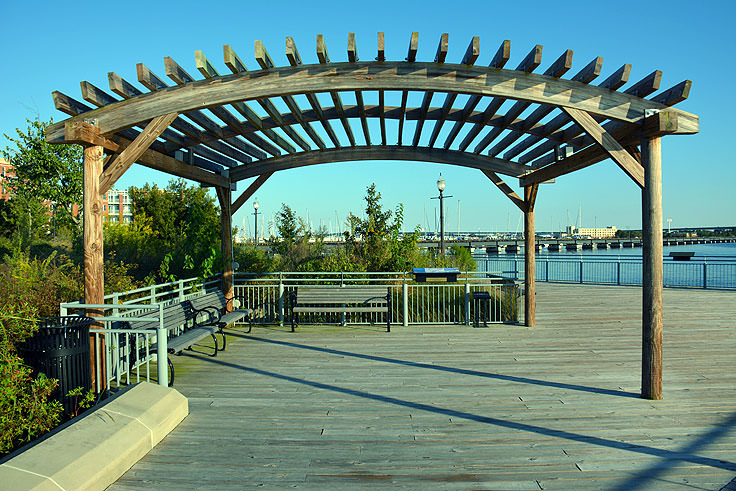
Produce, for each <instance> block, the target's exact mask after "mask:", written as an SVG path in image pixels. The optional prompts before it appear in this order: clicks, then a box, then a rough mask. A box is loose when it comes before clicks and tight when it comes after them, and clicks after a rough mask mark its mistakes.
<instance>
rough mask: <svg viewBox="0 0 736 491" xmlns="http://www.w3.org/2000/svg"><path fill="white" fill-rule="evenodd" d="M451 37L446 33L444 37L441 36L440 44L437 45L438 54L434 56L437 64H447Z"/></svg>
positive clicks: (443, 34)
mask: <svg viewBox="0 0 736 491" xmlns="http://www.w3.org/2000/svg"><path fill="white" fill-rule="evenodd" d="M449 37H450V35H449V34H448V33H446V32H445V33H442V35H441V36H440V42H439V44H437V52H436V53H435V55H434V62H435V63H444V62H445V58H447V50H448V49H449V47H450V43H449Z"/></svg>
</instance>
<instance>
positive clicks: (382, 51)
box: [376, 32, 386, 62]
mask: <svg viewBox="0 0 736 491" xmlns="http://www.w3.org/2000/svg"><path fill="white" fill-rule="evenodd" d="M377 38H378V39H377V44H378V50H377V55H376V61H379V62H380V61H386V46H385V40H384V36H383V33H382V32H379V33H378V36H377Z"/></svg>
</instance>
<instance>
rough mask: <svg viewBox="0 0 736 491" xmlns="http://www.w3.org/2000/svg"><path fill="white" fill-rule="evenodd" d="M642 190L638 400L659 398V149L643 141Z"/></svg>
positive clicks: (650, 140)
mask: <svg viewBox="0 0 736 491" xmlns="http://www.w3.org/2000/svg"><path fill="white" fill-rule="evenodd" d="M641 157H642V165H643V166H644V189H643V190H642V247H643V250H642V267H643V271H642V296H643V299H642V300H643V302H642V360H641V361H642V366H641V396H642V398H644V399H661V398H662V146H661V138H660V137H653V138H644V139H642V144H641Z"/></svg>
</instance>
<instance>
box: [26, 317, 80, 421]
mask: <svg viewBox="0 0 736 491" xmlns="http://www.w3.org/2000/svg"><path fill="white" fill-rule="evenodd" d="M93 322H94V319H92V318H90V317H80V316H64V317H48V318H45V319H39V321H38V332H37V333H36V334H34V335H33V337H31V338H29V339H27V340H26V341H25V342H24V343H22V344H20V345H19V346H18V351H19V354H20V356H21V358H23V360H24V361H25V362H26V364H27V365H28V366H30V367H31V368H32V369H33V371H34V372H36V373H44V374H46V376H47V377H49V378H55V379H58V380H59V386H58V387H57V388H56V389H55V390H54V392H53V393H52V394H51V397H52V398H54V399H56V400H58V401H60V402H61V403H62V405H63V406H64V412H65V413H66V414H67V415H73V414H74V411H75V410H76V407H75V399H76V398H75V397H67V395H66V394H67V393H68V392H69V391H70V390H72V389H75V388H77V387H82V388H83V389H84V392H87V391H88V390H89V389H91V388H92V373H91V368H90V361H89V328H90V326H91V325H92V323H93Z"/></svg>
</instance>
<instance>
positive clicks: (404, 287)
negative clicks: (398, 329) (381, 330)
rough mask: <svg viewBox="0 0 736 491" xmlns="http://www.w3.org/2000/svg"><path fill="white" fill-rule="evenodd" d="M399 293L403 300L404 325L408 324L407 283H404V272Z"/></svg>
mask: <svg viewBox="0 0 736 491" xmlns="http://www.w3.org/2000/svg"><path fill="white" fill-rule="evenodd" d="M401 295H402V298H403V301H404V322H403V324H404V327H407V326H408V325H409V285H408V284H407V283H406V274H404V283H403V284H402V285H401Z"/></svg>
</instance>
